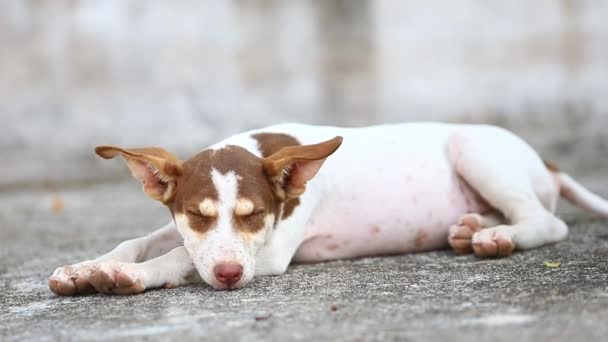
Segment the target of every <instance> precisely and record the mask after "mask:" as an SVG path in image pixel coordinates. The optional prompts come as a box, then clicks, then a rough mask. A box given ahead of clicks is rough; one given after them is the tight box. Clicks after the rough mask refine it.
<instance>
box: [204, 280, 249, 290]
mask: <svg viewBox="0 0 608 342" xmlns="http://www.w3.org/2000/svg"><path fill="white" fill-rule="evenodd" d="M205 282H206V283H207V285H209V286H211V287H213V288H214V289H216V290H223V291H232V290H238V289H241V288H243V287H245V286H246V285H247V283H249V281H248V280H243V279H241V280H239V281H238V282H237V283H236V284H232V285H230V286H228V285H226V284H223V283H220V282H219V281H216V280H212V281H207V280H205Z"/></svg>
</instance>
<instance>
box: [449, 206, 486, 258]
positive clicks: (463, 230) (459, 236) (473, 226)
mask: <svg viewBox="0 0 608 342" xmlns="http://www.w3.org/2000/svg"><path fill="white" fill-rule="evenodd" d="M482 220H483V218H482V217H481V216H480V215H479V214H467V215H464V216H463V217H462V218H461V219H460V221H459V222H458V224H456V225H453V226H452V227H450V230H449V235H448V243H449V244H450V246H451V247H452V249H453V250H454V252H455V253H457V254H471V253H473V252H474V251H473V244H472V239H473V235H474V234H475V233H477V232H478V231H480V230H481V229H482Z"/></svg>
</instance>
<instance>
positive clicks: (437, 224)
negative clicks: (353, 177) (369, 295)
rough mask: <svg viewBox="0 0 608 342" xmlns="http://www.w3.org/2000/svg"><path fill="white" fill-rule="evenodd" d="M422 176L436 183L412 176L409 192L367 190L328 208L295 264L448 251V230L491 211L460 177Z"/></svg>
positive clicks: (317, 218)
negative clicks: (468, 216) (463, 218)
mask: <svg viewBox="0 0 608 342" xmlns="http://www.w3.org/2000/svg"><path fill="white" fill-rule="evenodd" d="M433 176H435V177H433ZM418 177H419V178H422V177H425V178H426V177H428V180H431V179H432V180H433V181H434V182H433V183H426V182H424V183H420V184H416V183H415V180H416V178H415V177H412V180H411V181H409V185H406V186H403V187H399V185H398V184H396V183H393V184H394V186H393V187H391V189H387V190H392V191H382V190H378V189H374V191H364V190H365V189H367V190H371V189H369V188H365V187H362V188H360V189H359V190H358V191H356V192H353V193H352V194H350V197H348V196H340V198H339V200H340V201H341V202H340V204H337V205H331V204H327V206H326V207H324V208H323V209H320V210H319V211H318V212H317V213H316V214H315V215H314V216H313V217H312V218H311V220H310V221H309V225H308V227H307V229H306V231H307V239H305V240H304V242H303V243H302V245H301V246H300V248H299V249H298V251H297V252H296V256H295V259H294V260H295V261H296V262H316V261H323V260H333V259H341V258H355V257H362V256H373V255H387V254H400V253H411V252H420V251H427V250H433V249H438V248H442V247H445V246H447V234H448V228H449V227H450V226H451V225H453V224H455V223H457V222H458V220H459V219H460V217H461V216H462V215H464V214H466V213H471V212H476V213H484V212H487V211H488V210H489V206H488V205H487V204H486V203H485V202H484V201H483V200H482V199H481V198H480V197H479V196H478V195H477V194H475V193H474V192H473V191H472V190H471V189H470V188H469V186H468V185H467V184H466V183H465V182H464V181H462V180H461V179H459V178H457V177H456V176H455V175H453V177H446V176H443V177H441V175H439V174H432V173H429V174H426V175H424V174H421V175H419V176H418ZM423 184H425V185H423ZM404 185H405V184H404Z"/></svg>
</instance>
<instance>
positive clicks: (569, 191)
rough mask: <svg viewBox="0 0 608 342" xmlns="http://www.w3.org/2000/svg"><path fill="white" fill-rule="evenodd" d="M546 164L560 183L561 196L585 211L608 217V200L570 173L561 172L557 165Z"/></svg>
mask: <svg viewBox="0 0 608 342" xmlns="http://www.w3.org/2000/svg"><path fill="white" fill-rule="evenodd" d="M545 164H546V165H547V168H548V169H549V171H551V173H553V175H554V176H555V178H556V179H557V181H558V183H559V187H560V191H559V194H560V195H561V197H563V198H565V199H566V200H568V202H570V203H572V204H574V205H576V206H577V207H579V208H581V209H583V210H585V211H588V212H591V213H594V214H597V215H601V216H604V217H608V201H607V200H605V199H603V198H602V197H600V196H598V195H596V194H594V193H593V192H591V191H589V190H587V189H586V188H585V187H584V186H582V185H581V184H580V183H579V182H577V181H575V180H574V179H573V178H572V177H570V176H569V175H568V174H566V173H563V172H561V171H560V170H559V169H558V168H557V167H556V166H555V165H553V164H551V163H548V162H545Z"/></svg>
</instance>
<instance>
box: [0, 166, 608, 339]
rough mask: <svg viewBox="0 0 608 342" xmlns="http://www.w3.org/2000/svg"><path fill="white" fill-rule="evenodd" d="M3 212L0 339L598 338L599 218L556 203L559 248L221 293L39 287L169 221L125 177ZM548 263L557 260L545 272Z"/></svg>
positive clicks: (41, 192) (593, 182) (427, 257)
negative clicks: (83, 292) (78, 293)
mask: <svg viewBox="0 0 608 342" xmlns="http://www.w3.org/2000/svg"><path fill="white" fill-rule="evenodd" d="M554 160H555V158H554ZM558 161H559V159H558ZM564 163H565V164H568V163H567V162H564ZM601 165H604V166H602V167H601V168H597V169H595V170H591V171H590V172H589V173H588V174H584V175H575V176H577V178H578V179H579V180H581V181H583V182H584V183H585V184H586V185H587V186H589V187H590V188H591V189H593V190H594V191H596V192H598V193H600V194H603V195H604V196H608V183H607V182H606V178H605V177H604V175H605V174H606V172H605V171H606V170H608V166H606V165H605V164H601ZM0 203H1V204H2V205H1V206H0V226H1V228H0V229H1V234H2V236H1V239H0V257H1V259H0V260H1V261H0V284H2V285H3V290H2V291H1V292H0V340H32V341H44V340H106V339H113V340H114V339H116V340H127V339H128V340H165V339H167V338H174V339H180V340H181V339H186V340H188V339H192V340H200V338H201V337H204V338H205V340H227V339H236V340H254V341H255V340H264V341H267V340H275V341H285V340H412V341H417V340H446V339H449V340H450V341H467V342H469V341H475V340H481V339H490V338H491V339H492V340H493V341H503V340H504V341H514V340H515V341H538V340H554V341H558V340H563V341H570V340H576V341H597V340H601V339H603V338H605V336H607V335H608V326H607V325H606V324H605V322H607V321H608V220H606V219H600V218H593V217H590V216H588V215H586V214H584V213H582V212H580V211H578V210H576V209H574V208H572V207H570V206H568V205H564V204H562V205H561V209H560V216H562V217H563V218H564V219H565V220H566V221H567V222H568V223H569V224H570V226H571V235H570V237H569V238H568V240H567V241H565V242H562V243H559V244H556V245H552V246H547V247H544V248H540V249H537V250H533V251H528V252H522V253H517V254H516V255H514V256H513V257H510V258H507V259H500V260H480V259H477V258H475V257H473V256H455V255H453V254H452V253H451V252H450V251H447V250H445V251H436V252H431V253H421V254H414V255H404V256H394V257H383V258H367V259H360V260H352V261H336V262H329V263H323V264H315V265H295V266H292V267H290V268H289V270H288V272H287V274H285V275H282V276H278V277H260V278H257V279H256V280H255V281H254V282H253V283H252V284H251V285H250V286H248V287H247V288H245V289H242V290H238V291H231V292H222V291H215V290H213V289H211V288H209V287H208V286H205V285H200V286H188V287H183V288H178V289H172V290H155V291H149V292H147V293H145V294H143V295H137V296H106V295H93V296H86V297H72V298H59V297H55V296H54V295H53V294H52V293H51V292H50V291H49V290H48V288H47V283H46V282H47V277H48V276H49V275H50V273H51V272H52V271H53V269H54V268H55V267H57V266H61V265H64V264H71V263H75V262H78V261H81V260H84V259H87V258H91V257H95V256H97V255H99V254H101V253H105V252H107V251H108V250H110V249H111V248H113V247H115V246H116V245H117V244H118V243H119V242H121V241H123V240H125V239H128V238H131V237H136V236H140V235H143V234H146V233H147V232H149V231H151V230H153V229H155V228H157V227H160V226H161V225H163V224H165V223H166V222H167V220H169V214H168V212H167V211H166V210H165V209H164V208H163V207H161V206H160V205H158V204H156V203H155V202H154V201H151V200H148V199H146V198H145V196H144V195H143V194H142V193H141V191H140V189H139V185H138V184H137V183H136V182H135V181H131V180H129V181H121V182H106V183H93V184H88V185H87V184H77V185H75V186H73V187H72V188H67V187H66V188H62V189H52V188H46V189H45V188H34V189H28V190H24V191H5V192H0ZM62 206H63V208H62ZM53 207H55V210H53ZM546 260H559V261H561V263H562V265H561V266H560V267H559V268H547V267H546V266H544V265H543V262H544V261H546Z"/></svg>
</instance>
